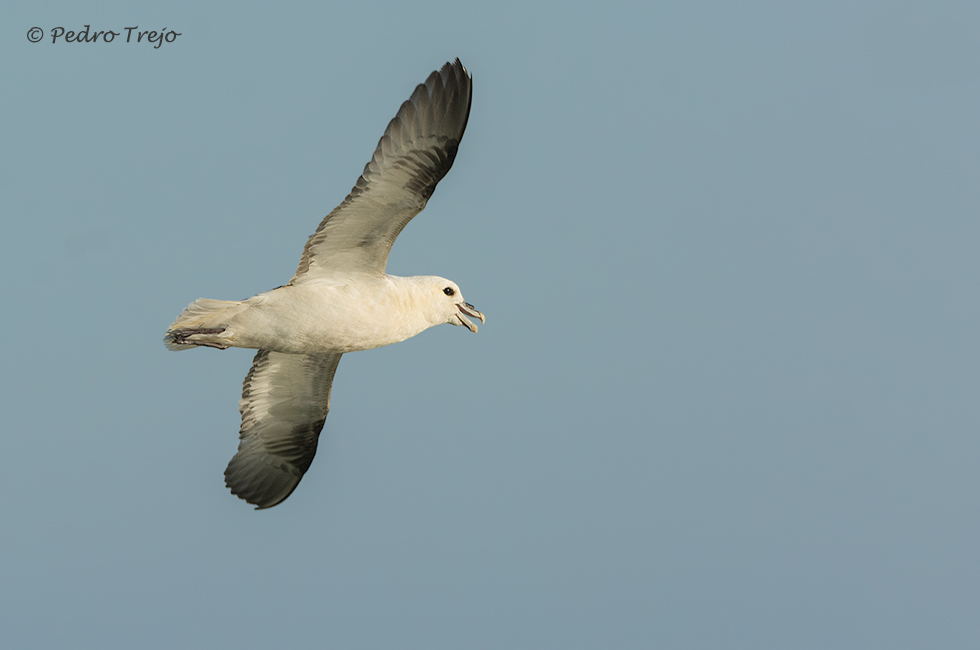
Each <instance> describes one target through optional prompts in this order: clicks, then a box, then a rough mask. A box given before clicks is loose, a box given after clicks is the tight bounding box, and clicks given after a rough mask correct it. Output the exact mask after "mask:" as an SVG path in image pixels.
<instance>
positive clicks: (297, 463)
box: [164, 59, 486, 508]
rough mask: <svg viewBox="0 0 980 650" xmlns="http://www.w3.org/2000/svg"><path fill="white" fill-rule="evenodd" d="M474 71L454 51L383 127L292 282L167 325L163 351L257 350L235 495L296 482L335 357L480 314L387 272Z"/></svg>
mask: <svg viewBox="0 0 980 650" xmlns="http://www.w3.org/2000/svg"><path fill="white" fill-rule="evenodd" d="M472 97H473V87H472V78H471V77H470V75H469V73H468V72H467V71H466V68H464V67H463V64H462V63H460V61H459V59H456V60H455V61H454V62H452V63H447V64H445V65H444V66H442V68H441V69H439V70H436V71H435V72H433V73H432V74H430V75H429V78H428V79H426V81H425V83H424V84H420V85H419V86H418V87H416V88H415V92H413V93H412V96H411V97H410V98H409V99H408V101H406V102H404V103H403V104H402V105H401V108H399V109H398V114H397V115H395V117H394V119H392V120H391V122H390V123H389V124H388V128H387V129H385V133H384V136H382V138H381V140H380V141H379V142H378V146H377V148H376V149H375V150H374V155H373V156H372V157H371V161H370V162H369V163H368V164H367V165H366V166H365V167H364V171H363V173H362V174H361V176H360V178H358V179H357V183H355V184H354V189H352V190H351V192H350V194H348V195H347V198H346V199H344V201H343V202H342V203H341V204H340V205H338V206H337V207H336V208H334V210H333V212H331V213H330V214H328V215H327V216H326V217H325V218H324V219H323V221H321V222H320V225H319V227H318V228H317V229H316V232H314V233H313V235H312V236H311V237H310V238H309V240H308V241H307V242H306V247H305V248H304V249H303V256H302V258H301V259H300V262H299V269H298V270H297V271H296V275H294V276H293V278H292V280H290V281H289V283H288V284H286V285H284V286H281V287H278V288H276V289H273V290H272V291H267V292H265V293H260V294H258V295H256V296H253V297H252V298H249V299H248V300H241V301H227V300H211V299H208V298H199V299H198V300H195V301H194V302H192V303H191V304H190V305H188V306H187V308H186V309H184V311H183V312H181V314H180V315H179V316H178V317H177V320H175V321H174V322H173V324H171V325H170V327H169V328H168V330H167V333H166V336H164V343H165V344H166V346H167V347H168V348H170V349H171V350H187V349H190V348H193V347H202V346H203V347H211V348H218V349H220V350H224V349H226V348H229V347H238V348H252V349H255V350H258V352H257V353H256V355H255V359H254V360H253V361H252V368H251V369H250V370H249V371H248V375H247V376H246V377H245V382H244V384H243V386H242V399H241V401H240V402H239V406H238V409H239V411H241V415H242V425H241V431H240V433H239V437H240V442H239V445H238V453H237V454H235V456H234V458H232V459H231V462H230V463H228V468H227V469H226V470H225V483H226V485H227V486H228V487H229V488H230V489H231V491H232V493H233V494H235V495H236V496H238V497H239V498H241V499H244V500H245V501H247V502H249V503H251V504H253V505H255V506H256V507H257V508H270V507H272V506H274V505H277V504H279V503H282V502H283V501H284V500H285V499H286V497H288V496H289V495H290V494H292V492H293V490H295V489H296V486H297V485H299V482H300V480H301V479H302V478H303V474H304V473H305V472H306V470H307V469H309V467H310V463H312V462H313V456H314V455H315V454H316V446H317V439H318V438H319V435H320V430H321V429H323V423H324V420H325V419H326V417H327V412H329V410H330V389H331V386H332V384H333V378H334V373H335V372H336V371H337V364H338V363H339V362H340V357H341V356H342V355H343V354H344V353H346V352H354V351H357V350H370V349H372V348H378V347H381V346H383V345H390V344H392V343H398V342H399V341H404V340H405V339H407V338H410V337H412V336H415V335H416V334H418V333H419V332H422V331H423V330H426V329H428V328H429V327H432V326H433V325H440V324H443V323H449V324H451V325H460V326H463V327H466V328H467V329H469V330H470V331H471V332H476V330H477V327H476V325H475V324H474V323H473V322H472V321H471V320H470V319H469V318H467V316H469V317H472V318H478V319H479V320H480V321H481V322H486V319H485V318H484V316H483V314H481V313H480V312H479V311H477V310H476V309H475V308H474V307H473V305H471V304H469V303H468V302H466V301H465V300H464V299H463V294H462V293H461V292H460V290H459V287H458V286H457V285H456V283H455V282H452V281H450V280H446V279H445V278H440V277H435V276H413V277H398V276H394V275H388V274H387V273H385V266H386V264H387V261H388V252H389V251H390V250H391V245H392V244H393V243H394V241H395V238H396V237H398V233H400V232H401V231H402V229H403V228H404V227H405V226H406V225H407V224H408V222H409V221H411V219H412V217H414V216H415V215H416V214H418V213H419V212H421V211H422V209H423V208H424V207H425V204H426V202H427V201H428V200H429V197H430V196H432V192H433V191H434V190H435V188H436V184H437V183H438V182H439V181H440V180H442V178H443V176H445V175H446V173H447V172H448V171H449V169H450V167H452V165H453V160H455V158H456V151H457V149H458V147H459V142H460V140H461V139H462V138H463V131H464V130H466V122H467V119H468V118H469V114H470V104H471V102H472Z"/></svg>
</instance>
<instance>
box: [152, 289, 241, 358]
mask: <svg viewBox="0 0 980 650" xmlns="http://www.w3.org/2000/svg"><path fill="white" fill-rule="evenodd" d="M242 304H243V303H242V301H238V300H212V299H210V298H198V299H197V300H195V301H194V302H192V303H191V304H189V305H187V308H186V309H184V311H182V312H180V316H178V317H177V320H175V321H174V322H173V323H171V325H170V327H169V328H167V334H166V335H165V336H164V337H163V342H164V344H165V345H166V346H167V347H168V348H169V349H171V350H189V349H191V348H193V347H197V346H206V347H210V348H218V349H219V350H224V349H225V348H228V347H231V345H232V342H231V333H230V332H229V331H228V327H229V321H230V320H231V318H232V317H233V316H234V315H235V314H237V313H238V312H239V311H241V309H242Z"/></svg>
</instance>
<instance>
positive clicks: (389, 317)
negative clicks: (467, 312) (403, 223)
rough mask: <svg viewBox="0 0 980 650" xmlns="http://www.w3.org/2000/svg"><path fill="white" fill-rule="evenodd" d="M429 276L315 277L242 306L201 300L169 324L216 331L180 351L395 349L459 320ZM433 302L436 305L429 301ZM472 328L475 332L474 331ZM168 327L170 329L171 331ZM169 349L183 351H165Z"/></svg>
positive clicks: (190, 339)
mask: <svg viewBox="0 0 980 650" xmlns="http://www.w3.org/2000/svg"><path fill="white" fill-rule="evenodd" d="M446 287H450V288H452V289H453V290H454V294H455V295H454V296H453V297H454V298H455V299H456V301H459V300H462V296H461V295H460V294H459V291H458V288H457V287H456V285H455V283H453V282H451V281H449V280H446V279H444V278H439V277H435V276H413V277H407V278H403V277H398V276H395V275H384V276H376V275H361V276H354V277H350V276H348V277H342V278H317V279H315V280H311V281H308V282H303V283H299V284H294V285H285V286H282V287H279V288H277V289H273V290H272V291H266V292H264V293H260V294H258V295H256V296H253V297H251V298H249V299H248V300H242V301H224V300H210V299H207V298H202V299H199V300H197V301H195V302H194V303H191V305H189V306H188V308H187V310H185V313H186V314H187V316H186V317H185V316H184V315H183V314H182V315H181V317H179V318H178V319H177V321H176V322H175V325H176V326H177V327H178V328H184V329H188V330H191V329H199V330H211V329H221V330H222V331H220V332H214V333H203V334H191V335H189V336H187V337H186V338H185V339H184V340H183V342H182V343H181V344H179V345H181V346H187V347H190V346H194V345H208V346H211V347H218V348H228V347H236V348H252V349H255V350H270V351H273V352H282V353H285V354H344V353H346V352H357V351H360V350H370V349H373V348H380V347H383V346H385V345H391V344H392V343H399V342H401V341H404V340H405V339H408V338H411V337H413V336H415V335H416V334H419V333H420V332H422V331H424V330H426V329H428V328H430V327H432V326H433V325H441V324H443V323H446V322H447V321H448V319H447V314H446V312H447V311H448V315H449V316H456V315H457V314H459V310H458V308H457V307H456V306H455V302H453V303H452V305H451V306H450V305H449V304H448V303H450V302H452V301H450V300H448V299H446V296H445V294H444V293H443V290H444V289H445V288H446ZM433 296H435V297H436V301H433V300H432V297H433ZM474 327H475V326H474ZM171 329H174V328H173V327H172V328H171ZM171 347H172V348H173V349H183V348H178V347H177V346H171Z"/></svg>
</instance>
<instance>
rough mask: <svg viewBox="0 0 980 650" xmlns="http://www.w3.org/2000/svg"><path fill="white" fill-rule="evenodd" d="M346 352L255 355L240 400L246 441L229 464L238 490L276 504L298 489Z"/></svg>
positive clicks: (228, 476)
mask: <svg viewBox="0 0 980 650" xmlns="http://www.w3.org/2000/svg"><path fill="white" fill-rule="evenodd" d="M340 356H341V355H339V354H323V355H315V354H283V353H281V352H270V351H268V350H259V352H258V354H256V355H255V360H254V361H252V369H251V370H249V371H248V375H247V376H246V377H245V383H244V384H243V385H242V400H241V402H239V404H238V410H239V411H241V413H242V429H241V433H240V434H239V436H240V437H241V442H240V443H239V444H238V453H237V454H235V457H234V458H232V459H231V462H230V463H228V468H227V469H226V470H225V484H226V485H227V486H228V487H229V488H231V491H232V494H235V495H237V496H238V497H239V498H242V499H245V500H246V501H248V502H249V503H251V504H254V505H256V506H258V507H259V508H270V507H272V506H274V505H276V504H278V503H282V501H284V500H285V499H286V497H288V496H289V495H290V494H292V492H293V490H295V489H296V486H297V485H299V482H300V479H302V478H303V474H304V473H305V472H306V470H307V469H308V468H309V467H310V463H312V462H313V456H314V455H315V454H316V443H317V439H318V438H319V436H320V430H321V429H322V428H323V422H324V420H325V419H326V417H327V412H328V411H330V388H331V386H332V385H333V375H334V373H335V372H336V371H337V364H338V363H340Z"/></svg>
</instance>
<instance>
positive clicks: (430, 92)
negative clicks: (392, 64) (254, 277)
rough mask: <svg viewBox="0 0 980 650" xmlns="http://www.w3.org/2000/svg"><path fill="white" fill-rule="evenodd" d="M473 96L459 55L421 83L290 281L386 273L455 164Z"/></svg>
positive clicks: (311, 242)
mask: <svg viewBox="0 0 980 650" xmlns="http://www.w3.org/2000/svg"><path fill="white" fill-rule="evenodd" d="M472 98H473V86H472V79H471V78H470V75H469V73H468V72H467V71H466V68H464V67H463V64H462V63H460V62H459V59H456V61H455V62H453V63H447V64H446V65H444V66H442V69H440V70H437V71H435V72H433V73H432V74H430V75H429V78H428V79H426V81H425V83H424V84H420V85H419V86H418V87H417V88H416V89H415V92H413V93H412V96H411V98H410V99H409V100H408V101H406V102H405V103H404V104H402V106H401V108H400V109H398V114H397V115H395V118H394V119H393V120H391V122H390V123H389V124H388V128H387V129H385V134H384V136H383V137H382V138H381V141H380V142H378V148H377V149H375V150H374V157H372V158H371V162H369V163H368V164H367V165H366V166H365V167H364V172H363V173H362V174H361V177H360V178H358V179H357V183H356V184H355V185H354V189H352V190H351V192H350V194H348V195H347V198H346V199H344V202H343V203H341V204H340V205H338V206H337V207H336V208H334V210H333V212H331V213H330V214H328V215H327V216H326V217H325V218H324V219H323V221H321V222H320V226H319V227H318V228H317V229H316V232H315V233H313V235H312V236H311V237H310V239H309V241H307V242H306V247H305V248H304V249H303V258H302V259H301V260H300V263H299V269H298V270H297V271H296V275H295V276H293V279H292V280H291V281H290V282H291V283H292V282H297V281H300V280H301V279H302V278H303V277H304V276H307V275H309V276H316V275H327V274H330V273H331V272H334V271H344V272H348V271H354V272H371V273H382V274H383V273H384V272H385V264H386V263H387V261H388V252H389V251H390V250H391V245H392V244H393V243H394V241H395V238H396V237H398V233H400V232H401V231H402V228H404V227H405V225H406V224H407V223H408V222H409V221H411V219H412V217H414V216H415V215H417V214H418V213H419V212H421V211H422V208H424V207H425V203H426V201H428V200H429V197H430V196H432V192H433V191H434V190H435V188H436V184H437V183H438V182H439V181H440V180H442V177H443V176H445V175H446V172H448V171H449V168H450V167H452V166H453V160H455V159H456V150H457V149H458V147H459V141H460V140H461V139H462V138H463V131H464V130H465V129H466V121H467V119H468V118H469V115H470V103H471V101H472Z"/></svg>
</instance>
